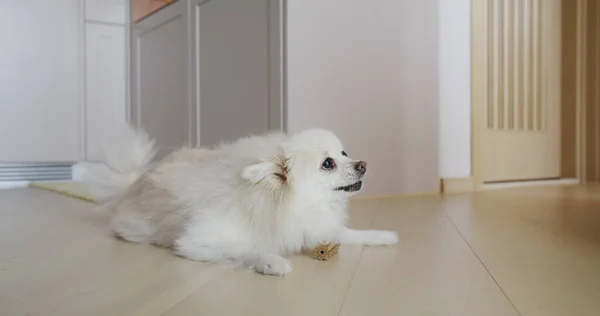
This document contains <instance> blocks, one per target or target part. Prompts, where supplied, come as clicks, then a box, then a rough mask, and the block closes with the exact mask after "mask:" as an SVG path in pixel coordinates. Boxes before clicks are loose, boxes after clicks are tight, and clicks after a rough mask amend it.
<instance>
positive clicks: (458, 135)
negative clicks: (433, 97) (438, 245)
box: [439, 0, 471, 178]
mask: <svg viewBox="0 0 600 316" xmlns="http://www.w3.org/2000/svg"><path fill="white" fill-rule="evenodd" d="M439 14H440V15H439V16H440V23H439V28H440V47H439V49H440V54H439V58H440V60H439V64H440V81H439V91H440V92H439V93H440V130H439V132H440V157H439V169H440V177H442V178H455V177H456V178H459V177H468V176H470V175H471V33H470V32H471V0H447V1H446V0H443V1H440V7H439Z"/></svg>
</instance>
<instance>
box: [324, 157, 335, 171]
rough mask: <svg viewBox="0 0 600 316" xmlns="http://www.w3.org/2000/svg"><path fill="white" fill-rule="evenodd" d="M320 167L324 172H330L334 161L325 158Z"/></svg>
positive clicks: (333, 166)
mask: <svg viewBox="0 0 600 316" xmlns="http://www.w3.org/2000/svg"><path fill="white" fill-rule="evenodd" d="M321 167H322V168H323V169H325V170H332V169H334V168H335V161H334V160H333V159H331V158H327V159H325V161H323V164H322V165H321Z"/></svg>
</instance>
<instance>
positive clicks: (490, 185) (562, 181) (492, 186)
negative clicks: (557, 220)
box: [481, 178, 581, 190]
mask: <svg viewBox="0 0 600 316" xmlns="http://www.w3.org/2000/svg"><path fill="white" fill-rule="evenodd" d="M578 184H581V181H579V179H574V178H561V179H552V180H537V181H536V180H533V181H515V182H504V183H485V184H484V185H483V186H482V187H481V189H482V190H496V189H508V188H519V187H533V186H545V185H578Z"/></svg>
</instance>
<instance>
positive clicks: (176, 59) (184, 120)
mask: <svg viewBox="0 0 600 316" xmlns="http://www.w3.org/2000/svg"><path fill="white" fill-rule="evenodd" d="M187 34H188V33H187V16H186V2H185V1H180V2H176V3H174V4H172V5H170V6H169V7H166V8H164V9H163V10H161V11H159V12H158V13H156V14H154V15H152V16H150V17H149V18H146V19H144V20H143V21H142V22H140V23H137V24H135V25H134V26H133V34H132V37H133V47H132V66H133V68H132V77H133V78H132V79H133V82H132V85H131V87H132V97H133V99H132V101H133V102H132V110H133V111H132V117H133V119H134V122H135V123H136V124H137V125H138V126H141V127H142V128H143V129H145V130H146V131H147V133H148V134H149V135H150V136H151V137H153V138H155V139H156V144H157V147H158V150H159V156H160V155H163V154H166V153H168V152H170V151H172V150H174V149H178V148H180V147H181V146H182V145H193V144H194V140H193V138H192V137H193V132H192V129H193V128H192V122H194V121H195V117H196V115H195V113H194V109H193V108H192V107H190V103H189V93H188V92H189V87H188V85H189V78H188V74H189V63H188V43H189V40H188V37H187Z"/></svg>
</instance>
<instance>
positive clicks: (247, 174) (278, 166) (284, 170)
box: [242, 157, 289, 185]
mask: <svg viewBox="0 0 600 316" xmlns="http://www.w3.org/2000/svg"><path fill="white" fill-rule="evenodd" d="M288 168H289V167H288V164H287V160H286V159H283V158H282V157H272V158H270V159H267V160H264V161H261V162H258V163H256V164H253V165H250V166H247V167H246V168H244V170H243V171H242V178H243V179H245V180H248V181H249V182H250V183H252V184H257V183H259V182H267V183H269V184H272V185H278V184H279V185H281V184H285V183H287V180H288Z"/></svg>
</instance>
